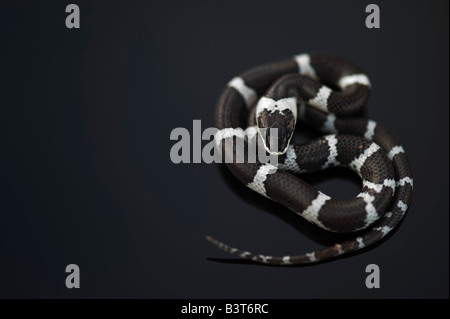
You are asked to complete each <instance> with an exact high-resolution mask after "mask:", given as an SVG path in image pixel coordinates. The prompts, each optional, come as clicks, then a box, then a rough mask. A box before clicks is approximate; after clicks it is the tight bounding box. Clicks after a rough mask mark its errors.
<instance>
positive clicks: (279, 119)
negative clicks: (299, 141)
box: [257, 109, 295, 155]
mask: <svg viewBox="0 0 450 319" xmlns="http://www.w3.org/2000/svg"><path fill="white" fill-rule="evenodd" d="M257 124H258V131H259V133H260V135H261V138H262V140H263V143H264V148H265V149H266V151H267V152H268V153H269V154H270V155H283V154H284V153H286V151H287V149H288V147H289V143H290V141H291V138H292V136H293V134H294V130H295V118H294V115H293V114H292V112H291V111H290V110H286V109H285V110H283V111H278V110H275V111H273V112H270V111H269V110H266V109H264V110H262V111H261V112H260V114H259V116H258V117H257Z"/></svg>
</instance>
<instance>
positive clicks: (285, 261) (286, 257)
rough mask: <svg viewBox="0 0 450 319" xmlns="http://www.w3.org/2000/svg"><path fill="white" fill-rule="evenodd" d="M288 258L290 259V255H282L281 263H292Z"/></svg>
mask: <svg viewBox="0 0 450 319" xmlns="http://www.w3.org/2000/svg"><path fill="white" fill-rule="evenodd" d="M290 259H291V256H284V257H283V264H285V265H290V264H292V263H291V261H290Z"/></svg>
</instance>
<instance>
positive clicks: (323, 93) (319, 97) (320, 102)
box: [308, 85, 332, 112]
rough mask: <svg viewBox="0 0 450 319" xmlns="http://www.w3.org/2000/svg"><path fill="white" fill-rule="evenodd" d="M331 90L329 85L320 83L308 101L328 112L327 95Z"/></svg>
mask: <svg viewBox="0 0 450 319" xmlns="http://www.w3.org/2000/svg"><path fill="white" fill-rule="evenodd" d="M331 92H332V90H331V89H330V88H329V87H327V86H325V85H322V87H321V88H320V89H319V91H318V92H317V94H316V96H315V97H314V98H312V99H310V100H309V101H308V103H309V104H311V105H312V106H314V107H316V108H318V109H319V110H321V111H324V112H328V97H329V96H330V94H331Z"/></svg>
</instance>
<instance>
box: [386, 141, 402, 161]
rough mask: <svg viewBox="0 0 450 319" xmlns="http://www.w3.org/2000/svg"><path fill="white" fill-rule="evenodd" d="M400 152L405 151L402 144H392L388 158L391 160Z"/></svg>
mask: <svg viewBox="0 0 450 319" xmlns="http://www.w3.org/2000/svg"><path fill="white" fill-rule="evenodd" d="M400 153H405V150H404V149H403V146H401V145H397V146H394V147H393V148H392V149H391V150H390V151H389V154H388V157H389V159H390V160H391V161H392V159H393V158H394V156H395V155H397V154H400Z"/></svg>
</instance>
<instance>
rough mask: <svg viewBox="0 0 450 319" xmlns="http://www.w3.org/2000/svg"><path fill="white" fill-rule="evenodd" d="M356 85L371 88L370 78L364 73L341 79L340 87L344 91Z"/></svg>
mask: <svg viewBox="0 0 450 319" xmlns="http://www.w3.org/2000/svg"><path fill="white" fill-rule="evenodd" d="M355 83H358V84H361V85H366V86H368V87H370V81H369V78H368V77H367V75H365V74H363V73H360V74H352V75H346V76H343V77H342V78H340V79H339V81H338V86H339V88H340V89H341V90H343V89H345V88H346V87H347V86H349V85H352V84H355Z"/></svg>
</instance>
